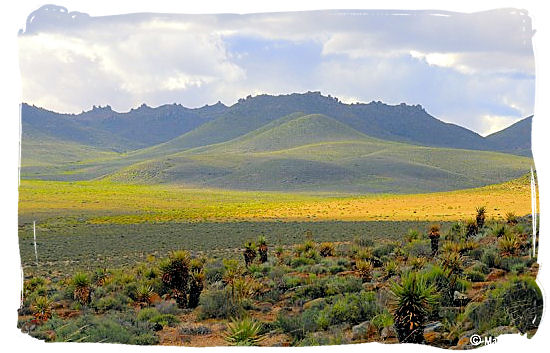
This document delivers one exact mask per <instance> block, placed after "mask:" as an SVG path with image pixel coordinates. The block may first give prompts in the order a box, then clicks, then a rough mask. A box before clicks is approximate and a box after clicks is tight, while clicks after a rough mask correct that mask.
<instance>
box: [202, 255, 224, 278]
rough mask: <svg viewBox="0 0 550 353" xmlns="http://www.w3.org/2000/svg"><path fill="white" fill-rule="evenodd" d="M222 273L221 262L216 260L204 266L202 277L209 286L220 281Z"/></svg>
mask: <svg viewBox="0 0 550 353" xmlns="http://www.w3.org/2000/svg"><path fill="white" fill-rule="evenodd" d="M224 272H225V267H224V265H223V262H222V260H216V261H212V262H207V263H206V264H204V276H205V279H206V282H207V283H209V284H212V283H215V282H219V281H222V280H223V274H224Z"/></svg>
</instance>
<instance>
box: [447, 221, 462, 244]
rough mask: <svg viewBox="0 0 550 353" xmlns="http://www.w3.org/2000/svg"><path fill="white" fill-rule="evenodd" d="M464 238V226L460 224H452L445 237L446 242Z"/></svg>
mask: <svg viewBox="0 0 550 353" xmlns="http://www.w3.org/2000/svg"><path fill="white" fill-rule="evenodd" d="M463 238H464V225H463V224H462V223H460V222H457V223H453V225H451V228H449V230H448V231H447V234H446V235H445V240H446V241H458V240H461V239H463Z"/></svg>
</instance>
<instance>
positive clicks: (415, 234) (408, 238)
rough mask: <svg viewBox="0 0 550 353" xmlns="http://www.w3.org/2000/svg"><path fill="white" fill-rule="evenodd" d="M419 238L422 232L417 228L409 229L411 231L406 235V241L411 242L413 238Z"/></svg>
mask: <svg viewBox="0 0 550 353" xmlns="http://www.w3.org/2000/svg"><path fill="white" fill-rule="evenodd" d="M418 239H420V232H419V231H418V230H416V229H409V231H408V232H407V234H406V235H405V241H407V242H409V243H410V242H411V241H413V240H418Z"/></svg>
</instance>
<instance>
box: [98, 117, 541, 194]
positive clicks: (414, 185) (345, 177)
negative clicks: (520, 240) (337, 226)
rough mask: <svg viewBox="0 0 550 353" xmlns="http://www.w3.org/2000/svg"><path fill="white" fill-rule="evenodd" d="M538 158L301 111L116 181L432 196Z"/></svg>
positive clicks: (523, 167) (123, 173) (137, 167)
mask: <svg viewBox="0 0 550 353" xmlns="http://www.w3.org/2000/svg"><path fill="white" fill-rule="evenodd" d="M531 163H532V161H531V159H530V158H525V157H520V156H513V155H510V154H503V153H496V152H486V151H472V150H461V149H449V148H437V147H422V146H415V145H410V144H405V143H398V142H389V141H383V140H379V139H374V138H371V137H368V136H366V135H364V134H362V133H360V132H358V131H356V130H354V129H352V128H350V127H349V126H346V125H345V124H342V123H341V122H339V121H336V120H335V119H332V118H330V117H327V116H324V115H320V114H313V115H300V114H294V115H291V116H286V117H284V118H282V119H278V120H275V121H273V122H271V123H270V124H268V125H265V126H264V127H261V128H260V129H257V130H255V131H253V132H250V133H248V134H245V135H243V136H241V137H238V138H236V139H233V140H231V141H228V142H224V143H219V144H213V145H210V146H205V147H197V148H192V149H189V150H185V151H182V152H178V153H173V154H170V155H168V156H164V157H157V158H153V159H149V160H147V161H143V162H139V163H136V164H133V165H131V166H129V167H127V168H124V169H122V170H119V171H117V172H116V173H114V174H112V175H111V176H109V177H108V178H109V179H111V180H114V181H119V182H132V183H179V184H186V185H193V186H199V187H205V186H207V187H217V188H228V189H245V190H275V191H277V190H279V191H339V192H351V193H365V192H369V193H370V192H372V193H374V192H386V193H387V192H398V193H412V192H430V191H443V190H454V189H461V188H467V187H477V186H483V185H487V184H493V183H498V182H502V181H506V180H509V179H513V178H516V177H519V176H521V175H523V174H525V173H526V172H527V171H528V170H529V169H530V167H531Z"/></svg>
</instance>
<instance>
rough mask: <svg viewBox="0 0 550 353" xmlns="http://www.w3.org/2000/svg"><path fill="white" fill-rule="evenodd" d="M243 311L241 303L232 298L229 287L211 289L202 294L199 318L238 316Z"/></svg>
mask: <svg viewBox="0 0 550 353" xmlns="http://www.w3.org/2000/svg"><path fill="white" fill-rule="evenodd" d="M242 312H243V307H242V304H241V303H238V302H237V301H234V300H232V299H231V294H230V293H229V292H228V290H227V289H222V290H210V291H208V292H205V293H203V294H202V295H201V298H200V311H199V315H198V317H199V319H200V320H203V319H209V318H223V319H228V318H231V317H237V316H239V314H241V313H242Z"/></svg>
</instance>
